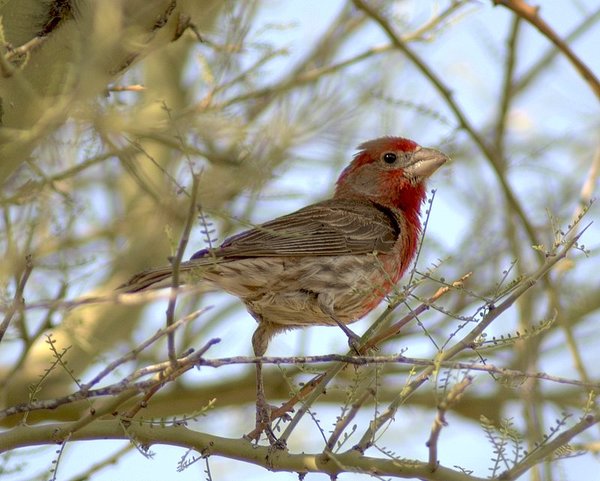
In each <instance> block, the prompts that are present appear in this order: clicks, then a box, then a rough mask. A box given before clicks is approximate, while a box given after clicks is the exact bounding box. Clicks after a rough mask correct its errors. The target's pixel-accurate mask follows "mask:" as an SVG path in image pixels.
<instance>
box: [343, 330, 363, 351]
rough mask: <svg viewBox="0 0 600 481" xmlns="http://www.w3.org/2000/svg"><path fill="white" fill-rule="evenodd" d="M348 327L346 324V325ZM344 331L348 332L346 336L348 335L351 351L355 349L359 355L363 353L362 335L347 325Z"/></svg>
mask: <svg viewBox="0 0 600 481" xmlns="http://www.w3.org/2000/svg"><path fill="white" fill-rule="evenodd" d="M344 327H346V326H344ZM344 333H345V334H346V336H348V346H349V347H350V350H351V351H354V352H355V353H356V354H357V355H359V356H360V354H361V349H360V347H361V341H360V336H359V335H358V334H356V333H355V332H353V331H352V330H351V329H348V328H347V327H346V329H344Z"/></svg>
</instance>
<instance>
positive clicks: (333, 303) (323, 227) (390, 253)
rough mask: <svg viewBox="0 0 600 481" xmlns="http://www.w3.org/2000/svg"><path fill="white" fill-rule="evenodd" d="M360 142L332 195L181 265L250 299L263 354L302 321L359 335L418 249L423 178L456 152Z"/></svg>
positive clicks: (131, 287)
mask: <svg viewBox="0 0 600 481" xmlns="http://www.w3.org/2000/svg"><path fill="white" fill-rule="evenodd" d="M358 149H359V150H358V153H357V154H356V155H355V156H354V159H353V160H352V162H351V163H350V165H349V166H348V167H346V169H345V170H344V171H343V172H342V174H341V175H340V177H339V179H338V181H337V187H336V190H335V194H334V195H333V198H332V199H329V200H325V201H323V202H318V203H316V204H313V205H309V206H307V207H304V208H302V209H300V210H298V211H296V212H294V213H292V214H288V215H285V216H283V217H279V218H277V219H274V220H271V221H269V222H266V223H264V224H262V225H259V226H257V227H255V228H253V229H250V230H247V231H245V232H242V233H240V234H237V235H234V236H232V237H230V238H229V239H227V240H225V242H223V244H222V245H221V246H220V247H217V248H210V249H203V250H201V251H198V252H196V253H195V254H194V255H193V256H192V257H191V259H190V260H189V261H187V262H183V263H182V264H181V266H180V273H181V276H180V277H181V278H182V279H183V282H184V283H198V282H202V283H206V284H207V285H208V287H211V288H212V287H214V288H218V289H222V290H224V291H226V292H229V293H230V294H233V295H234V296H237V297H239V298H240V299H241V300H242V301H243V302H244V304H245V305H246V308H247V309H248V311H249V312H250V314H251V315H252V317H254V319H256V321H257V322H258V327H257V328H256V331H255V332H254V335H253V336H252V346H253V348H254V354H255V355H256V356H263V355H264V354H265V351H266V349H267V345H268V343H269V341H270V339H271V338H272V337H273V336H274V335H275V334H277V333H278V332H281V331H285V330H287V329H292V328H296V327H303V326H311V325H338V326H340V327H341V328H342V329H343V330H344V332H345V333H346V334H347V335H348V336H349V337H350V338H351V339H352V338H353V337H354V335H353V334H352V331H350V329H348V328H347V327H346V324H349V323H352V322H354V321H356V320H358V319H360V318H362V317H363V316H364V315H366V314H367V313H368V312H370V311H371V310H372V309H373V308H375V307H376V306H377V305H378V304H379V302H380V301H381V300H382V299H383V298H384V296H385V295H386V294H387V293H389V292H390V290H391V289H392V287H393V286H394V285H395V284H396V283H397V282H398V280H399V279H400V277H401V276H402V274H403V273H404V272H405V271H406V269H407V268H408V267H409V265H410V263H411V262H412V260H413V258H414V256H415V253H416V250H417V243H418V238H419V234H420V232H421V222H420V220H419V210H420V207H421V204H422V202H423V200H424V199H425V195H426V190H425V180H426V179H427V178H428V177H429V176H430V175H431V174H432V173H433V172H435V171H436V170H437V169H438V168H439V167H440V166H441V165H442V164H443V163H444V162H446V161H447V160H448V157H446V155H444V154H443V153H441V152H439V151H437V150H433V149H427V148H423V147H420V146H419V145H417V144H416V143H415V142H413V141H412V140H408V139H404V138H400V137H382V138H379V139H375V140H370V141H368V142H365V143H363V144H361V145H360V146H359V147H358ZM171 275H172V268H171V267H169V266H167V267H163V268H159V269H152V270H149V271H146V272H143V273H141V274H138V275H136V276H135V277H133V278H132V279H131V280H130V281H129V282H128V283H127V284H125V285H123V286H121V289H122V290H124V291H126V292H137V291H140V290H142V289H146V288H149V287H152V288H156V287H168V286H169V285H170V277H171ZM256 369H257V425H259V426H260V425H262V426H263V427H264V425H265V422H268V411H266V409H267V407H266V402H265V398H264V392H263V385H262V375H261V365H260V363H257V364H256ZM265 412H267V414H265Z"/></svg>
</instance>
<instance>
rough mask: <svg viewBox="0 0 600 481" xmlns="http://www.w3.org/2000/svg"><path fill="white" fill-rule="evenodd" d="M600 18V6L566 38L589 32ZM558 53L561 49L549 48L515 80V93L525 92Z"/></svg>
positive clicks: (572, 38) (570, 38)
mask: <svg viewBox="0 0 600 481" xmlns="http://www.w3.org/2000/svg"><path fill="white" fill-rule="evenodd" d="M598 20H600V8H598V9H597V10H596V11H595V12H593V13H591V14H588V15H585V16H584V17H583V20H582V21H581V23H580V24H579V25H578V26H577V27H575V28H574V29H573V30H572V31H571V32H570V33H569V34H568V35H567V36H566V37H565V40H566V41H567V42H574V41H575V40H577V39H578V38H579V37H581V36H582V35H583V34H584V33H586V32H588V30H589V29H590V28H592V27H593V26H594V25H595V24H596V23H597V22H598ZM558 55H560V50H558V49H556V48H554V47H550V48H548V51H547V52H546V53H545V54H544V55H542V57H541V58H540V59H539V60H538V61H537V62H536V63H535V64H534V65H533V66H532V67H530V68H529V70H528V71H527V73H525V74H523V75H522V76H521V77H520V78H519V79H518V80H517V81H516V82H515V84H514V85H513V92H514V93H515V95H517V94H521V93H523V92H524V91H525V89H526V88H527V87H528V86H529V85H530V84H531V82H533V80H535V79H536V78H537V77H538V76H539V75H540V73H542V72H543V71H544V69H545V68H546V67H547V66H548V65H549V64H550V63H551V62H552V61H553V60H554V59H555V58H556V57H557V56H558Z"/></svg>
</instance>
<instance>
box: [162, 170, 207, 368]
mask: <svg viewBox="0 0 600 481" xmlns="http://www.w3.org/2000/svg"><path fill="white" fill-rule="evenodd" d="M199 185H200V176H199V175H198V174H193V183H192V192H191V194H190V206H189V209H188V215H187V218H186V221H185V227H184V229H183V232H182V234H181V238H180V239H179V246H178V247H177V254H176V255H175V259H173V282H172V284H171V298H170V299H169V305H168V306H167V312H166V315H167V327H169V326H171V325H172V324H173V322H174V321H175V305H176V304H177V295H176V292H177V288H178V287H179V268H180V266H181V260H182V259H183V254H184V252H185V248H186V247H187V243H188V240H189V238H190V232H191V231H192V226H193V225H194V219H195V217H196V216H195V214H196V208H197V207H196V200H197V198H198V186H199ZM167 344H168V350H169V359H170V360H171V361H172V362H173V363H174V362H175V360H176V359H177V353H176V352H175V334H174V331H170V332H169V334H168V337H167Z"/></svg>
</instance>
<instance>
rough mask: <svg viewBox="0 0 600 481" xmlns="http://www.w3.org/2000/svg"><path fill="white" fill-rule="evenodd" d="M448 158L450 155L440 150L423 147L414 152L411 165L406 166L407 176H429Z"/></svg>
mask: <svg viewBox="0 0 600 481" xmlns="http://www.w3.org/2000/svg"><path fill="white" fill-rule="evenodd" d="M448 160H450V159H449V158H448V156H447V155H446V154H444V153H442V152H440V151H439V150H435V149H428V148H425V147H421V148H420V149H419V150H416V151H415V153H414V154H413V156H412V158H411V160H410V165H409V166H407V167H405V168H404V173H405V175H406V176H407V177H412V178H419V177H421V178H427V177H429V176H430V175H431V174H433V173H434V172H435V171H436V170H438V169H439V168H440V167H441V166H442V165H443V164H444V163H446V162H447V161H448Z"/></svg>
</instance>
